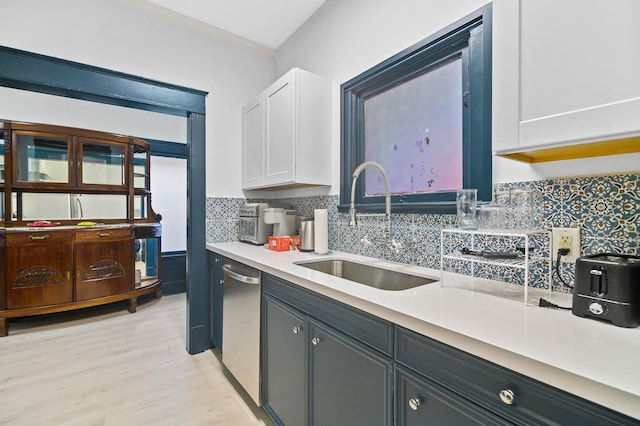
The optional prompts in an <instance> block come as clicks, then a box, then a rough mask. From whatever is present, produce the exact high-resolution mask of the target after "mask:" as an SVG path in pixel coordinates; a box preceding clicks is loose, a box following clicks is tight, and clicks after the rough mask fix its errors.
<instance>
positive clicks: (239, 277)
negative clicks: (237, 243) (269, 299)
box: [222, 265, 260, 284]
mask: <svg viewBox="0 0 640 426" xmlns="http://www.w3.org/2000/svg"><path fill="white" fill-rule="evenodd" d="M222 269H223V270H224V273H225V274H227V275H229V276H230V277H231V278H233V279H234V280H237V281H240V282H241V283H245V284H260V277H259V276H258V277H248V276H246V275H242V274H239V273H237V272H236V271H234V270H233V269H232V268H231V265H224V266H223V267H222Z"/></svg>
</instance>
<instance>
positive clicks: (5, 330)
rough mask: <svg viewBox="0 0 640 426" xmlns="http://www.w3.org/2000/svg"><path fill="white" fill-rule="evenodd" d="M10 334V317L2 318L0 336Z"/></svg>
mask: <svg viewBox="0 0 640 426" xmlns="http://www.w3.org/2000/svg"><path fill="white" fill-rule="evenodd" d="M8 334H9V318H0V336H6V335H8Z"/></svg>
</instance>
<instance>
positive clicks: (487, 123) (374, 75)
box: [338, 4, 492, 213]
mask: <svg viewBox="0 0 640 426" xmlns="http://www.w3.org/2000/svg"><path fill="white" fill-rule="evenodd" d="M491 32H492V31H491V4H488V5H486V6H484V7H482V8H480V9H478V10H476V11H475V12H473V13H471V14H469V15H467V16H466V17H464V18H462V19H460V20H458V21H457V22H455V23H453V24H451V25H449V26H447V27H446V28H444V29H442V30H440V31H438V32H436V33H435V34H433V35H431V36H429V37H427V38H426V39H424V40H422V41H420V42H418V43H417V44H415V45H413V46H411V47H409V48H408V49H405V50H404V51H402V52H400V53H398V54H396V55H394V56H392V57H391V58H389V59H387V60H385V61H383V62H381V63H380V64H378V65H376V66H374V67H373V68H371V69H369V70H367V71H365V72H364V73H362V74H360V75H358V76H356V77H354V78H353V79H351V80H349V81H347V82H345V83H343V84H342V85H341V87H340V89H341V90H340V91H341V97H340V106H341V164H340V205H339V206H338V208H339V211H342V212H344V211H347V210H348V208H349V205H350V203H351V183H352V179H353V178H352V175H353V171H354V170H355V169H356V167H357V166H358V165H359V164H361V163H362V162H363V161H365V160H364V105H365V101H366V100H367V98H369V97H372V96H375V95H377V94H379V93H381V92H383V91H385V90H389V89H390V88H392V87H394V86H397V85H401V84H403V83H404V82H406V81H408V80H411V79H413V78H415V77H417V76H419V75H420V74H423V73H425V72H428V71H429V70H430V69H431V68H433V67H434V66H437V65H438V64H440V63H442V62H443V61H447V60H449V59H450V58H452V57H455V56H460V55H461V56H462V60H463V87H462V92H463V99H461V102H463V141H462V144H463V148H462V150H463V159H462V168H463V179H462V180H463V188H477V189H478V199H479V200H480V201H490V200H491V197H492V188H491V185H492V173H491V171H492V170H491V168H492V152H491ZM367 172H369V173H378V172H377V171H373V170H368V171H365V173H367ZM455 196H456V191H455V190H454V191H439V192H433V193H422V194H402V195H392V196H391V205H392V210H393V211H395V212H406V213H455ZM355 204H356V208H357V209H358V210H359V211H368V212H381V211H384V196H369V197H365V196H364V177H363V176H361V177H360V179H358V182H357V184H356V193H355Z"/></svg>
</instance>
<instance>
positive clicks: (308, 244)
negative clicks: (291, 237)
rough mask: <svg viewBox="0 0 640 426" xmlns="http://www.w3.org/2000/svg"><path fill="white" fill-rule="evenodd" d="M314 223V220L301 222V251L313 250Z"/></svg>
mask: <svg viewBox="0 0 640 426" xmlns="http://www.w3.org/2000/svg"><path fill="white" fill-rule="evenodd" d="M313 223H314V222H313V220H303V221H302V222H300V251H313V247H314V238H313V237H314V233H315V230H314V225H313Z"/></svg>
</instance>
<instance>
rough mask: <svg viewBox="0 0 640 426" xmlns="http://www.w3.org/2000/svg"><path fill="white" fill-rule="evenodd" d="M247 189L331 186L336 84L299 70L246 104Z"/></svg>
mask: <svg viewBox="0 0 640 426" xmlns="http://www.w3.org/2000/svg"><path fill="white" fill-rule="evenodd" d="M242 162H243V163H242V164H243V172H242V173H243V175H242V176H243V185H242V186H243V189H260V188H274V187H290V188H295V187H300V186H307V185H330V184H331V86H330V83H329V81H327V80H325V79H324V78H321V77H319V76H317V75H314V74H311V73H309V72H307V71H303V70H301V69H299V68H293V69H292V70H290V71H289V72H287V73H286V74H285V75H284V76H282V77H280V78H279V79H278V80H277V81H276V82H275V83H273V84H272V85H271V86H269V87H268V88H267V90H265V91H264V92H263V93H262V94H261V95H260V96H259V98H258V99H257V100H255V101H254V102H252V103H250V104H248V105H246V106H245V107H244V108H243V144H242Z"/></svg>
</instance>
